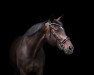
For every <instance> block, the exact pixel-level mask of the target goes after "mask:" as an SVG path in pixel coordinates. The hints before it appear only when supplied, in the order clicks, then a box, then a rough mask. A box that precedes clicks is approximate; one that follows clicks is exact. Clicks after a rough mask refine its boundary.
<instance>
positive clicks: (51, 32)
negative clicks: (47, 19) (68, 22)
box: [49, 23, 70, 45]
mask: <svg viewBox="0 0 94 75" xmlns="http://www.w3.org/2000/svg"><path fill="white" fill-rule="evenodd" d="M53 24H55V23H51V24H50V25H49V27H50V38H51V34H52V35H53V36H54V37H55V38H56V41H58V42H59V44H60V45H64V44H65V42H66V41H67V40H69V39H70V38H69V37H68V36H66V37H65V39H64V40H62V41H60V40H59V38H58V35H57V34H56V33H55V32H54V31H55V29H54V28H53V27H52V26H51V25H53ZM56 25H57V24H56Z"/></svg>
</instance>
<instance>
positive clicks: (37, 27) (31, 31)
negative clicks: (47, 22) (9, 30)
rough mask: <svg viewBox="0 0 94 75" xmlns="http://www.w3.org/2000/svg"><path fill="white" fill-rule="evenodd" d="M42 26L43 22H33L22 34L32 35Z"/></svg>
mask: <svg viewBox="0 0 94 75" xmlns="http://www.w3.org/2000/svg"><path fill="white" fill-rule="evenodd" d="M43 26H44V22H41V23H37V24H34V25H33V26H32V27H30V28H29V29H28V30H27V31H26V33H25V34H24V35H33V34H35V33H36V32H38V31H39V30H40V29H41V28H42V27H43Z"/></svg>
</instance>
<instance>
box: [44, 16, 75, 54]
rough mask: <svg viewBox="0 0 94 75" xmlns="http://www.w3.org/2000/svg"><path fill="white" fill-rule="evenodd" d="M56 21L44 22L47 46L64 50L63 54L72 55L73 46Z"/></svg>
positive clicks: (61, 25) (59, 23) (61, 26)
mask: <svg viewBox="0 0 94 75" xmlns="http://www.w3.org/2000/svg"><path fill="white" fill-rule="evenodd" d="M59 19H60V17H59V18H58V19H54V20H53V22H50V21H48V22H46V23H45V26H46V38H47V41H48V43H49V44H51V45H54V46H57V47H58V48H59V49H60V50H64V53H65V54H72V53H73V49H74V47H73V45H72V43H71V41H70V38H69V37H68V36H67V35H66V33H65V31H64V28H63V24H62V23H61V22H60V21H59Z"/></svg>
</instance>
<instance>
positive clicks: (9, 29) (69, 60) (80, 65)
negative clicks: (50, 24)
mask: <svg viewBox="0 0 94 75" xmlns="http://www.w3.org/2000/svg"><path fill="white" fill-rule="evenodd" d="M5 5H6V4H5ZM88 11H90V9H89V7H88V5H87V4H86V5H85V3H83V2H82V3H81V2H69V3H67V2H66V4H65V2H58V1H57V2H54V1H52V2H51V1H45V2H44V3H42V1H41V2H34V3H33V2H31V3H29V4H28V3H17V4H15V3H12V4H7V5H6V6H4V8H2V16H3V17H2V20H3V21H2V22H3V24H2V25H1V32H2V33H1V35H2V36H1V38H2V39H1V44H2V46H1V47H2V52H1V57H3V58H2V61H3V65H2V64H1V66H2V67H1V69H2V72H3V74H4V73H5V74H9V75H12V73H13V72H12V69H11V66H10V61H9V49H10V47H11V43H12V42H13V40H14V39H16V38H17V37H18V36H20V35H23V34H24V33H25V32H26V31H27V30H28V28H30V27H31V26H32V25H33V24H36V23H39V22H43V21H46V20H48V19H49V18H50V19H54V18H57V17H59V16H61V15H63V16H64V18H63V19H62V22H63V23H64V29H65V32H66V34H67V35H68V36H69V37H70V38H71V41H72V43H73V45H74V53H73V54H72V55H65V54H64V53H63V52H61V51H59V49H58V48H55V47H52V46H50V45H49V44H47V43H46V44H45V45H44V51H45V54H46V61H45V69H44V75H49V74H50V75H54V74H56V75H62V74H65V75H66V74H82V72H83V73H86V72H88V69H89V68H88V67H90V63H88V62H89V60H87V59H89V56H90V54H89V52H88V49H87V47H85V48H84V47H83V46H86V45H85V44H86V43H87V42H85V41H83V39H82V38H83V37H84V35H85V34H86V28H87V25H88V17H89V15H88V14H89V13H88ZM84 39H85V38H84ZM83 42H84V43H83ZM82 43H83V44H82ZM87 54H88V55H87ZM84 70H85V71H84Z"/></svg>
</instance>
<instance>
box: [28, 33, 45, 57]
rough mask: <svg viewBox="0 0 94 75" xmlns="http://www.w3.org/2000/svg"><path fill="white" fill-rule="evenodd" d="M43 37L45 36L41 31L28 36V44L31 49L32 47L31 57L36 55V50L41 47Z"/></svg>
mask: <svg viewBox="0 0 94 75" xmlns="http://www.w3.org/2000/svg"><path fill="white" fill-rule="evenodd" d="M44 37H45V34H44V33H43V32H37V33H36V34H34V35H33V36H30V37H29V39H30V41H29V44H30V45H31V50H32V48H34V49H33V50H34V51H33V52H34V53H33V57H35V56H36V55H37V53H38V50H40V48H41V47H42V45H43V43H44Z"/></svg>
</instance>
